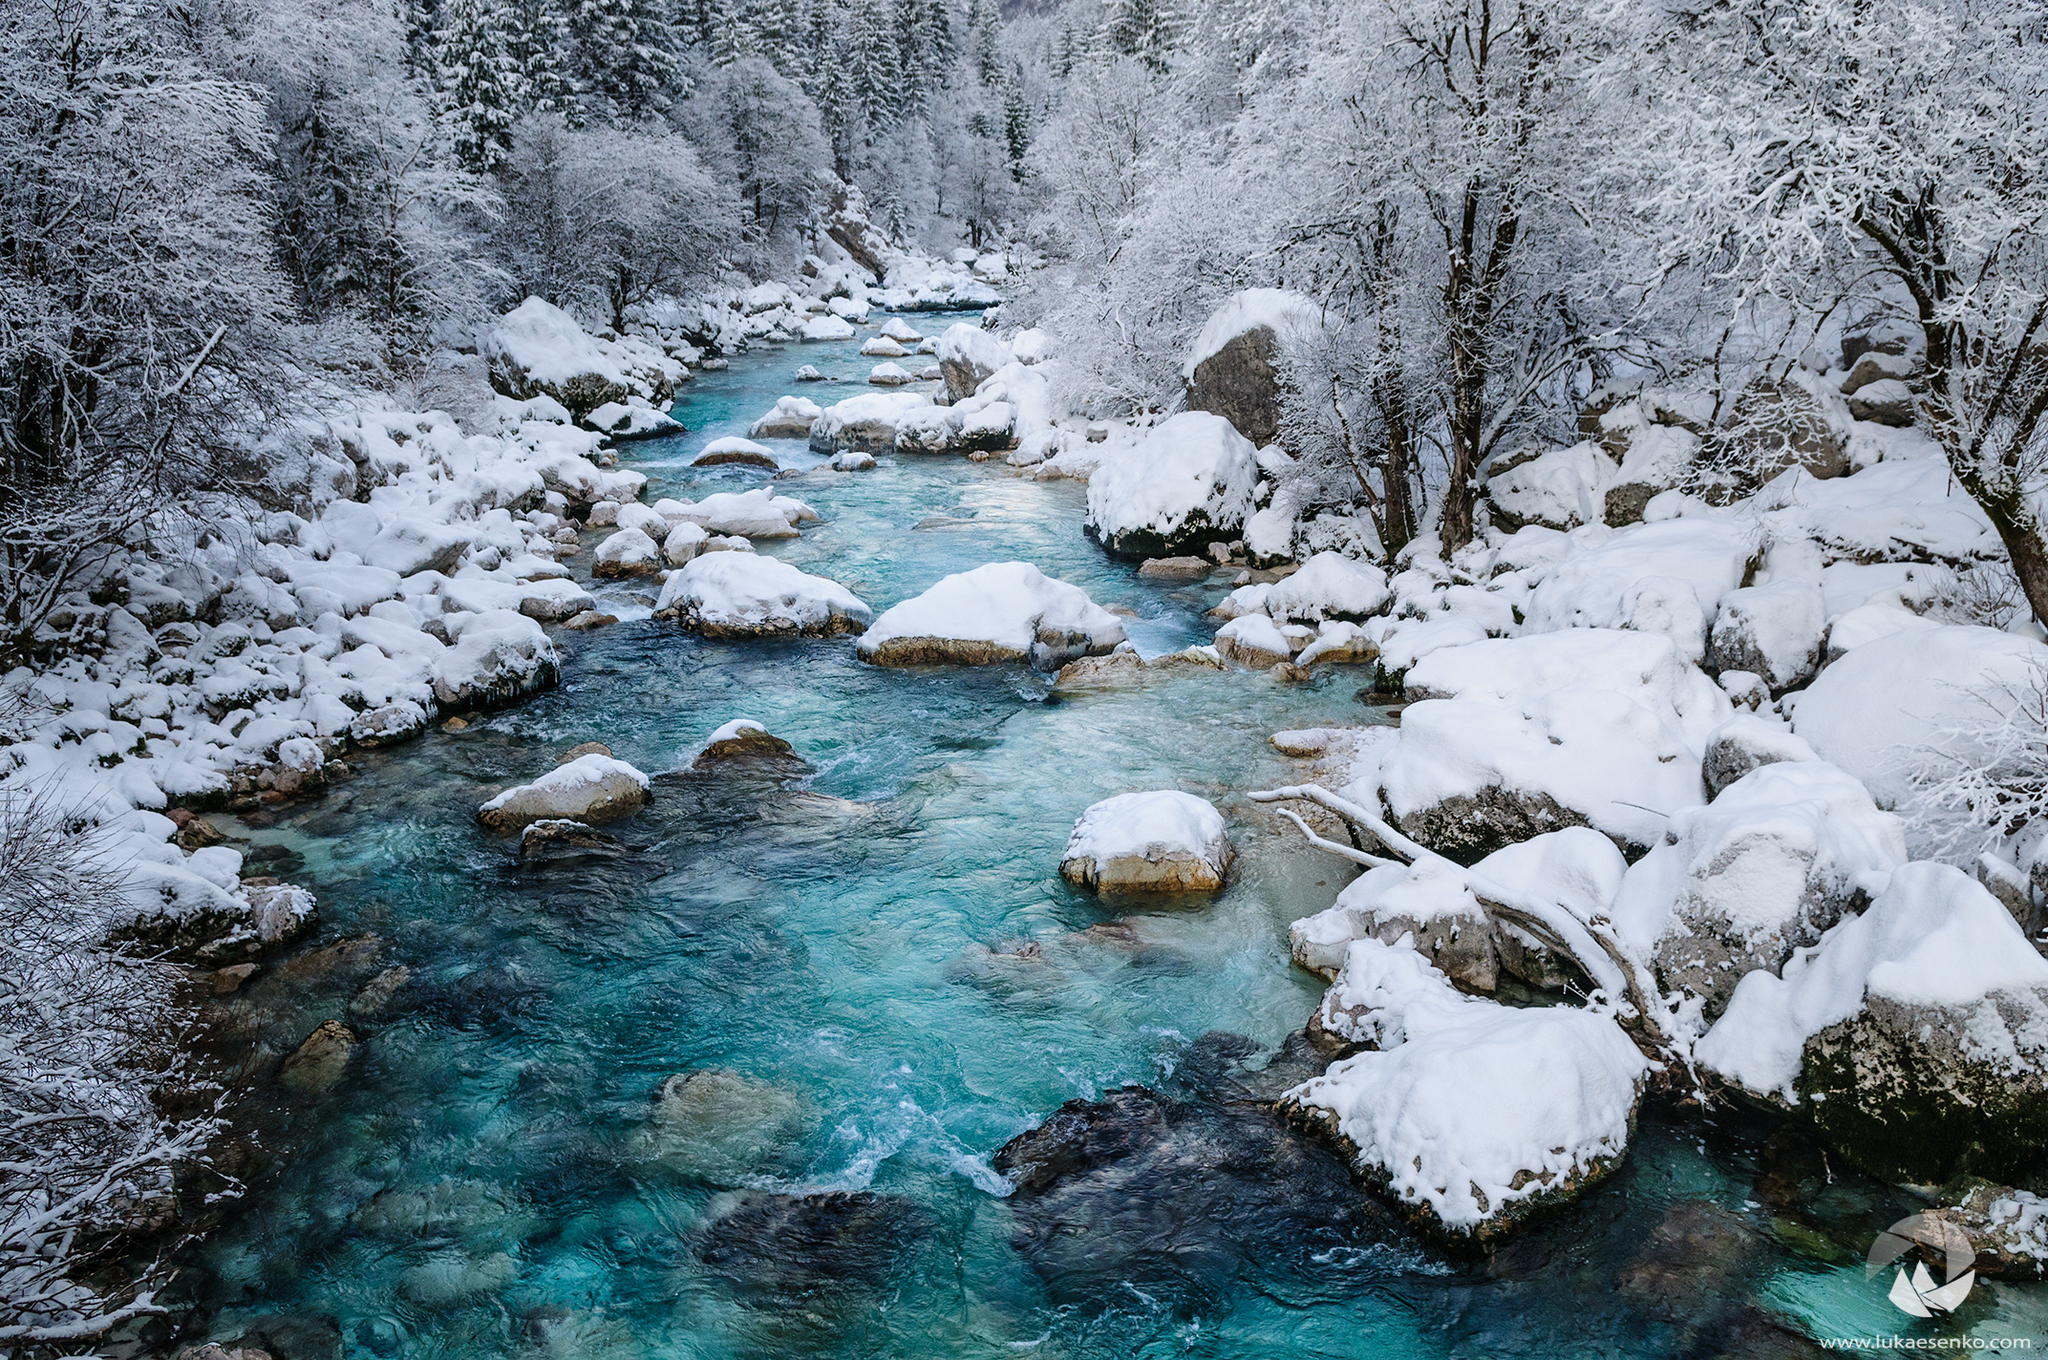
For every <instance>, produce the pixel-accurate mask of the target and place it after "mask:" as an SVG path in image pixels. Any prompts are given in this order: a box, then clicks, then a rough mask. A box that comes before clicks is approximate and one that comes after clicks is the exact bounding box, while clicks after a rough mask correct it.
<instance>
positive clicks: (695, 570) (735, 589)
mask: <svg viewBox="0 0 2048 1360" xmlns="http://www.w3.org/2000/svg"><path fill="white" fill-rule="evenodd" d="M654 608H655V612H656V613H657V614H664V613H667V612H668V611H670V610H674V611H676V617H677V619H678V621H680V622H681V623H682V624H683V626H684V627H686V628H691V629H694V630H696V631H698V632H704V633H710V634H712V635H713V636H741V637H754V636H768V635H776V634H790V633H801V634H822V633H836V632H849V631H851V630H852V628H853V627H854V626H856V625H859V624H865V623H866V622H867V621H868V619H869V618H870V617H871V615H872V611H871V610H870V609H869V608H868V606H867V605H866V604H865V603H864V602H863V601H861V600H860V598H859V597H857V596H856V595H854V594H853V592H852V591H850V590H848V589H847V588H846V587H845V586H842V585H840V584H839V583H838V582H837V581H831V580H827V579H826V578H825V577H823V576H813V575H810V574H809V573H808V572H804V571H800V570H798V569H797V568H796V567H793V566H791V565H790V564H789V563H787V562H784V561H782V560H781V559H780V558H776V557H763V556H761V555H759V554H757V553H735V552H714V553H705V554H703V555H702V556H699V557H695V558H692V559H691V560H690V561H689V562H688V563H686V564H685V565H683V566H682V567H680V568H678V569H677V570H675V571H673V572H671V573H670V574H669V578H668V580H667V581H666V582H664V583H663V585H662V588H661V596H660V598H659V599H658V600H657V601H656V602H655V606H654Z"/></svg>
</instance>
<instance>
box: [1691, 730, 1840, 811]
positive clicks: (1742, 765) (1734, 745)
mask: <svg viewBox="0 0 2048 1360" xmlns="http://www.w3.org/2000/svg"><path fill="white" fill-rule="evenodd" d="M1819 759H1820V754H1819V753H1818V752H1816V751H1815V750H1814V749H1813V747H1812V745H1810V744H1809V743H1808V742H1807V741H1805V740H1804V739H1803V738H1801V737H1800V735H1799V734H1798V733H1796V732H1794V731H1793V730H1792V729H1791V728H1790V727H1788V726H1786V725H1785V724H1784V723H1783V722H1780V721H1778V720H1776V719H1774V718H1766V717H1762V716H1759V715H1758V714H1755V713H1737V714H1735V715H1734V716H1733V717H1731V718H1729V719H1728V721H1727V722H1724V723H1722V724H1721V725H1720V726H1719V727H1718V728H1716V729H1714V735H1713V736H1711V737H1709V738H1707V754H1706V758H1705V760H1704V761H1703V762H1702V769H1703V771H1704V773H1705V774H1706V777H1707V794H1708V796H1709V797H1712V796H1715V795H1718V794H1719V793H1720V792H1721V790H1723V789H1725V788H1727V787H1728V786H1729V785H1730V784H1733V783H1734V782H1735V781H1736V780H1738V779H1740V778H1742V777H1743V776H1744V775H1746V774H1748V773H1749V772H1750V771H1751V770H1755V769H1759V768H1761V767H1763V766H1765V765H1770V764H1774V763H1776V762H1777V761H1781V760H1819Z"/></svg>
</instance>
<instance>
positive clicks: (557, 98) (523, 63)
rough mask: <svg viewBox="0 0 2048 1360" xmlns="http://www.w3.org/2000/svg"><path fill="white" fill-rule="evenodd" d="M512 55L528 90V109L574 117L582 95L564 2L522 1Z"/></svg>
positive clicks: (547, 0)
mask: <svg viewBox="0 0 2048 1360" xmlns="http://www.w3.org/2000/svg"><path fill="white" fill-rule="evenodd" d="M513 55H514V57H515V58H516V59H517V60H518V62H519V75H520V79H521V80H522V81H523V82H524V85H525V89H526V108H527V109H529V110H532V111H534V112H538V113H559V114H564V115H573V114H575V113H576V112H577V110H578V107H579V104H580V101H581V96H582V94H583V91H582V90H581V89H580V88H579V83H578V81H577V79H576V73H577V62H576V39H575V33H574V25H573V24H572V22H571V20H570V17H569V15H568V13H567V10H566V8H565V6H564V5H563V3H562V0H523V3H522V4H521V5H520V8H519V13H518V31H517V33H516V34H515V36H514V39H513Z"/></svg>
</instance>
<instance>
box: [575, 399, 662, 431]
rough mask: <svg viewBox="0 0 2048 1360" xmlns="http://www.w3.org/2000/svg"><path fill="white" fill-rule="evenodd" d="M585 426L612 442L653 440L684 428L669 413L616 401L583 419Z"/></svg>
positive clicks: (609, 402) (606, 404)
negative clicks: (657, 436) (625, 404)
mask: <svg viewBox="0 0 2048 1360" xmlns="http://www.w3.org/2000/svg"><path fill="white" fill-rule="evenodd" d="M583 423H584V424H585V425H588V426H589V427H590V428H591V429H593V430H597V431H599V432H600V433H602V434H604V435H606V436H608V437H609V438H611V439H613V440H628V439H652V438H654V437H655V436H656V435H664V434H674V433H676V432H677V431H679V430H681V429H682V428H683V422H682V421H680V420H677V419H676V418H675V417H674V416H672V415H670V414H669V413H668V412H666V411H657V410H655V409H654V408H653V407H652V406H621V405H620V404H619V403H618V402H615V401H608V402H606V403H605V404H604V405H602V406H600V407H598V408H597V409H596V410H595V411H592V412H591V413H590V414H589V415H587V416H585V417H583Z"/></svg>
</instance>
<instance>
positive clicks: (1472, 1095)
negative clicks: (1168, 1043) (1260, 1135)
mask: <svg viewBox="0 0 2048 1360" xmlns="http://www.w3.org/2000/svg"><path fill="white" fill-rule="evenodd" d="M1318 1023H1319V1026H1320V1028H1321V1029H1322V1031H1323V1032H1324V1033H1325V1034H1327V1035H1329V1036H1330V1037H1332V1038H1334V1039H1337V1040H1341V1041H1343V1042H1347V1043H1353V1044H1363V1045H1366V1046H1367V1051H1365V1052H1361V1053H1357V1054H1354V1055H1353V1056H1351V1057H1348V1058H1344V1059H1342V1060H1341V1061H1339V1062H1336V1063H1333V1064H1332V1065H1331V1067H1330V1069H1329V1071H1328V1072H1326V1073H1324V1074H1323V1075H1322V1076H1320V1077H1316V1078H1313V1079H1311V1080H1309V1081H1307V1082H1305V1083H1303V1084H1302V1085H1300V1086H1298V1087H1296V1088H1294V1089H1293V1090H1292V1091H1289V1092H1288V1093H1287V1096H1286V1098H1285V1106H1286V1108H1287V1109H1288V1110H1289V1112H1290V1113H1291V1114H1292V1115H1293V1116H1294V1117H1295V1118H1296V1119H1298V1120H1300V1121H1301V1122H1302V1123H1303V1124H1305V1125H1306V1126H1308V1127H1310V1128H1313V1129H1316V1130H1318V1131H1320V1132H1322V1133H1324V1134H1326V1135H1327V1136H1329V1137H1331V1138H1332V1139H1333V1140H1335V1141H1336V1143H1337V1144H1338V1146H1339V1147H1341V1148H1343V1149H1344V1150H1345V1151H1346V1152H1347V1153H1348V1154H1349V1156H1350V1157H1351V1159H1352V1162H1353V1164H1354V1166H1355V1167H1356V1168H1357V1170H1358V1172H1359V1174H1360V1176H1361V1177H1362V1178H1363V1179H1364V1180H1365V1181H1366V1183H1367V1184H1368V1185H1369V1186H1371V1187H1373V1188H1374V1189H1375V1190H1377V1191H1379V1192H1380V1193H1382V1194H1384V1195H1386V1196H1387V1198H1388V1199H1390V1200H1391V1201H1393V1203H1394V1204H1395V1205H1396V1207H1398V1208H1400V1209H1402V1210H1403V1211H1405V1212H1406V1213H1408V1214H1409V1216H1410V1217H1411V1218H1412V1219H1413V1220H1414V1221H1415V1222H1416V1223H1417V1225H1418V1226H1420V1227H1422V1228H1424V1229H1426V1230H1429V1231H1431V1232H1433V1233H1434V1234H1436V1235H1439V1236H1441V1237H1444V1238H1446V1239H1448V1240H1450V1241H1452V1242H1454V1243H1466V1244H1476V1245H1481V1246H1484V1245H1489V1244H1491V1243H1492V1242H1494V1241H1496V1240H1497V1239H1499V1238H1500V1237H1501V1236H1502V1235H1503V1234H1505V1233H1506V1232H1508V1231H1509V1230H1511V1229H1512V1228H1513V1227H1514V1226H1515V1225H1517V1224H1518V1223H1520V1222H1522V1221H1523V1220H1525V1219H1526V1218H1527V1217H1528V1216H1529V1215H1530V1214H1531V1213H1532V1212H1534V1211H1535V1210H1537V1209H1538V1208H1540V1207H1542V1206H1543V1205H1545V1204H1547V1203H1554V1202H1557V1201H1560V1200H1564V1199H1568V1198H1571V1197H1572V1196H1575V1195H1577V1194H1578V1193H1580V1192H1581V1191H1583V1190H1584V1189H1586V1188H1587V1187H1588V1186H1590V1185H1592V1184H1594V1183H1595V1182H1596V1181H1598V1180H1600V1179H1601V1178H1602V1177H1604V1176H1606V1175H1607V1174H1608V1173H1609V1172H1610V1171H1612V1170H1613V1169H1614V1167H1615V1166H1616V1165H1617V1164H1618V1163H1619V1162H1620V1160H1621V1158H1622V1156H1623V1154H1624V1153H1625V1152H1626V1150H1627V1148H1628V1142H1629V1138H1630V1136H1631V1134H1632V1133H1633V1130H1634V1126H1635V1114H1636V1107H1637V1104H1638V1103H1639V1101H1640V1100H1641V1097H1642V1092H1643V1087H1644V1083H1645V1081H1646V1079H1647V1078H1648V1075H1649V1070H1650V1064H1649V1062H1648V1060H1647V1059H1645V1058H1644V1057H1643V1055H1642V1053H1641V1052H1639V1051H1638V1050H1637V1048H1636V1046H1635V1045H1634V1044H1633V1043H1632V1042H1630V1040H1629V1038H1628V1036H1627V1035H1626V1034H1624V1033H1623V1032H1622V1029H1621V1027H1620V1026H1619V1025H1618V1024H1616V1023H1615V1021H1614V1019H1613V1018H1612V1017H1611V1016H1607V1015H1602V1014H1599V1013H1597V1012H1594V1011H1588V1010H1580V1009H1578V1008H1576V1007H1569V1006H1548V1007H1529V1008H1518V1007H1512V1006H1504V1005H1501V1004H1499V1003H1498V1002H1494V1001H1488V1000H1483V999H1481V998H1478V997H1471V996H1467V995H1465V994H1464V993H1462V992H1459V991H1458V990H1457V989H1456V988H1454V987H1452V986H1451V984H1450V983H1449V981H1448V980H1446V979H1445V977H1444V975H1443V974H1442V973H1440V972H1438V971H1437V970H1436V969H1434V968H1432V967H1431V966H1430V965H1429V963H1428V962H1427V961H1426V960H1425V959H1424V958H1423V957H1422V956H1421V955H1420V954H1418V953H1416V952H1415V951H1414V950H1412V949H1408V948H1406V947H1403V946H1398V945H1388V944H1384V943H1382V942H1381V941H1379V940H1372V939H1368V940H1360V941H1357V942H1356V943H1354V944H1352V945H1351V946H1350V948H1349V950H1348V951H1347V952H1346V954H1345V958H1344V966H1343V969H1342V970H1341V971H1340V972H1339V973H1338V976H1337V981H1336V983H1335V985H1333V986H1332V987H1331V988H1330V991H1329V994H1328V995H1327V996H1326V997H1325V998H1324V1001H1323V1007H1322V1010H1321V1011H1320V1012H1319V1015H1318Z"/></svg>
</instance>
